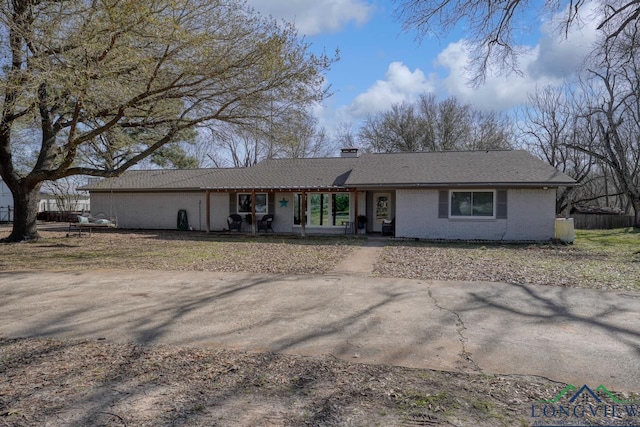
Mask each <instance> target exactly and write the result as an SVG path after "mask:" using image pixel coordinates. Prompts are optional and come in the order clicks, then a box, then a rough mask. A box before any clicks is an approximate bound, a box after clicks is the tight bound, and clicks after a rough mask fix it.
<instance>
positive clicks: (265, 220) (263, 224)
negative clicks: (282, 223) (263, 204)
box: [258, 214, 274, 233]
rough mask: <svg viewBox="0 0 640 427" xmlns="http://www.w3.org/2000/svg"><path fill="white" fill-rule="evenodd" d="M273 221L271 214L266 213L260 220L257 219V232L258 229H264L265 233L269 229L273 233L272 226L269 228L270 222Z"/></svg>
mask: <svg viewBox="0 0 640 427" xmlns="http://www.w3.org/2000/svg"><path fill="white" fill-rule="evenodd" d="M272 222H273V214H267V215H264V216H263V217H262V219H261V220H260V221H258V232H260V230H264V232H265V233H267V232H268V231H269V230H271V232H272V233H273V232H274V231H273V228H271V223H272Z"/></svg>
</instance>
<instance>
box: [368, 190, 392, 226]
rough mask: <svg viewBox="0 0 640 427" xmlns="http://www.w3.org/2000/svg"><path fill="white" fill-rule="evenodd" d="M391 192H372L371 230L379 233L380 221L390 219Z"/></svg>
mask: <svg viewBox="0 0 640 427" xmlns="http://www.w3.org/2000/svg"><path fill="white" fill-rule="evenodd" d="M391 212H392V210H391V193H373V224H372V227H371V231H374V232H378V233H381V232H382V221H384V220H385V219H391Z"/></svg>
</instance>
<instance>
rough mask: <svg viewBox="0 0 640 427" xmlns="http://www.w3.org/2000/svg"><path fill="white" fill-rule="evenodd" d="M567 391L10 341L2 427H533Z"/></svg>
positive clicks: (100, 345) (238, 357)
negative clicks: (545, 402)
mask: <svg viewBox="0 0 640 427" xmlns="http://www.w3.org/2000/svg"><path fill="white" fill-rule="evenodd" d="M564 386H565V385H564V384H558V383H554V382H551V381H549V380H546V379H544V378H535V377H524V376H500V375H495V376H494V375H482V374H478V375H474V374H461V373H455V372H442V371H432V370H419V369H408V368H400V367H393V366H379V365H364V364H358V363H347V362H344V361H340V360H335V359H327V358H325V359H322V358H310V357H300V356H291V355H281V354H270V353H243V352H234V351H208V350H203V349H190V348H178V347H164V346H156V347H142V346H134V345H116V344H110V343H106V342H99V341H59V340H30V339H23V340H2V339H0V425H4V426H187V425H188V426H420V425H422V426H514V425H515V426H517V425H521V426H526V425H530V424H529V422H530V420H531V405H532V404H534V403H535V402H538V401H540V400H541V399H550V398H551V397H553V396H555V395H557V394H558V393H559V392H560V391H561V390H562V389H563V387H564ZM555 421H558V420H557V419H556V420H555ZM594 421H595V420H594ZM609 421H610V420H609Z"/></svg>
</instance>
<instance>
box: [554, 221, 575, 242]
mask: <svg viewBox="0 0 640 427" xmlns="http://www.w3.org/2000/svg"><path fill="white" fill-rule="evenodd" d="M575 238H576V233H575V230H574V228H573V218H556V224H555V239H556V241H560V242H562V243H573V241H574V240H575Z"/></svg>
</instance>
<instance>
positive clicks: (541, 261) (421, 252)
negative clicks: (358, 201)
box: [375, 229, 640, 290]
mask: <svg viewBox="0 0 640 427" xmlns="http://www.w3.org/2000/svg"><path fill="white" fill-rule="evenodd" d="M639 251H640V233H639V232H637V231H632V230H622V229H620V230H608V231H582V230H580V231H578V232H577V234H576V241H575V243H574V244H573V245H553V244H535V245H518V244H509V245H504V244H483V243H477V244H475V243H433V242H431V243H430V242H393V243H392V244H391V245H389V246H387V247H385V250H384V253H383V255H382V256H381V259H380V260H379V261H378V262H377V263H376V270H375V272H376V273H377V274H378V275H379V276H382V277H403V278H409V279H424V280H462V281H491V282H507V283H519V284H534V285H551V286H570V287H581V288H594V289H616V290H618V289H624V290H640V255H639V253H640V252H639Z"/></svg>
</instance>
